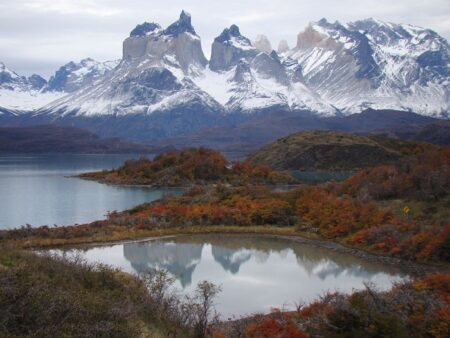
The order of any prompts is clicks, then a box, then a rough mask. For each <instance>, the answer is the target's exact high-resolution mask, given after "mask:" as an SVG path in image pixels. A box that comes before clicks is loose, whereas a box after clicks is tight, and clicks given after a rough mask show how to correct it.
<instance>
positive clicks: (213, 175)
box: [0, 133, 450, 338]
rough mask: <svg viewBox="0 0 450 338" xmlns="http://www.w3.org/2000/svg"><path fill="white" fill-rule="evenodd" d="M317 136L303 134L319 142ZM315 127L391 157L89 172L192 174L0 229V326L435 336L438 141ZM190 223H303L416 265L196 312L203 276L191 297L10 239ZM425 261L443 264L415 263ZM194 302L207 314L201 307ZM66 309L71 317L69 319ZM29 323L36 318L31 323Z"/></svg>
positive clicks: (438, 311)
mask: <svg viewBox="0 0 450 338" xmlns="http://www.w3.org/2000/svg"><path fill="white" fill-rule="evenodd" d="M320 135H321V133H317V134H314V133H313V134H312V135H310V136H309V137H310V139H311V138H313V139H318V140H317V141H314V142H315V143H319V142H320ZM327 135H328V138H329V139H335V143H337V144H339V145H343V146H344V147H346V146H347V145H348V144H350V145H353V144H355V143H357V144H359V145H362V146H364V147H367V146H368V147H376V148H377V149H379V150H380V151H384V152H386V153H389V152H392V153H395V154H396V156H397V157H395V159H393V160H392V161H391V160H389V162H390V163H387V164H379V163H377V165H375V166H372V167H369V168H365V169H362V170H360V171H358V172H357V173H356V174H355V175H353V176H352V177H350V178H349V179H347V180H345V181H343V182H339V183H335V182H332V183H325V184H320V185H315V186H308V185H303V186H298V187H296V188H295V189H292V190H289V191H283V192H277V191H273V189H271V188H270V187H267V186H263V185H257V184H256V183H267V182H278V181H279V177H283V176H278V175H279V174H277V173H276V172H273V171H272V170H271V169H270V168H269V167H266V166H258V165H256V166H253V165H251V164H250V163H249V162H243V163H241V162H236V163H234V164H233V165H232V166H231V167H230V166H229V165H228V163H227V162H226V160H225V159H224V158H223V157H222V156H221V155H220V154H219V153H217V152H214V151H210V150H206V149H197V150H194V149H191V150H185V151H182V152H175V153H169V154H166V155H162V156H159V157H158V158H156V159H155V160H153V161H150V160H148V159H141V160H138V161H133V162H128V163H126V164H125V165H124V166H123V167H121V168H119V169H118V170H114V171H110V172H102V173H96V174H89V176H91V175H94V176H95V175H99V176H98V177H94V178H96V179H103V180H105V181H108V182H112V183H134V184H169V183H170V184H182V183H184V182H189V183H191V184H192V183H200V184H201V185H198V186H193V187H191V188H190V189H188V190H186V192H185V193H184V195H183V196H181V197H167V198H165V199H164V200H160V201H156V202H152V203H148V204H143V205H140V206H138V207H135V208H133V209H131V210H128V211H124V212H112V213H110V214H109V215H108V218H107V219H106V220H105V221H97V222H93V223H91V224H84V225H79V226H71V227H56V228H49V227H41V228H31V227H24V228H21V229H15V230H3V231H0V248H2V251H1V252H0V253H1V254H0V282H1V283H0V313H2V316H1V317H0V334H2V335H5V336H30V335H32V332H34V331H35V330H41V331H37V332H38V333H39V334H40V333H41V332H42V336H52V334H57V335H67V336H77V335H82V336H89V335H95V336H152V335H153V336H154V335H155V333H154V332H156V336H158V335H159V336H170V335H172V336H183V337H190V336H197V337H198V336H200V337H203V336H212V337H253V338H256V337H305V336H311V337H322V336H327V337H328V336H329V337H360V336H362V335H364V336H367V337H447V336H448V335H449V333H450V318H449V313H450V296H449V295H450V289H449V285H450V279H449V278H450V275H449V273H448V272H445V271H448V269H449V263H450V255H449V252H450V214H449V210H450V204H449V203H450V148H449V147H444V146H442V147H438V146H432V145H428V144H417V143H409V142H398V141H396V140H391V139H386V140H382V139H377V138H364V139H363V140H362V139H360V138H359V136H355V139H354V138H352V137H351V136H348V135H347V134H345V135H344V136H342V135H340V134H331V136H330V135H329V134H327ZM351 149H353V148H351ZM356 149H357V152H359V151H360V150H359V148H356ZM377 154H379V153H377ZM321 163H327V162H326V161H323V162H321ZM260 172H262V173H265V174H260ZM274 175H275V176H274ZM108 177H110V178H108ZM111 177H112V178H111ZM271 177H276V178H277V179H273V178H271ZM206 183H209V184H210V183H214V185H208V184H206ZM223 183H225V184H223ZM245 183H250V184H245ZM243 184H244V185H243ZM194 232H249V233H252V232H254V233H269V234H279V235H289V236H304V237H308V238H311V239H312V240H315V239H323V240H327V241H334V242H338V243H340V244H341V245H337V244H336V246H334V247H333V248H335V249H336V250H338V249H339V248H342V247H343V246H345V247H347V249H349V248H351V250H353V251H354V252H355V253H356V252H358V253H361V252H366V253H370V257H371V258H374V259H376V257H379V259H383V261H387V258H385V257H386V256H389V257H392V258H391V259H390V261H391V262H394V261H396V262H400V264H401V265H404V266H407V265H408V266H412V267H420V266H427V267H429V268H424V269H422V270H420V269H418V270H417V272H418V273H419V274H420V276H419V277H417V278H416V279H412V280H410V281H406V282H403V283H401V284H398V285H396V286H394V288H392V290H390V291H387V292H379V291H377V290H375V289H374V288H373V287H372V286H367V288H366V290H363V291H357V292H354V293H352V294H350V295H345V294H341V293H327V294H325V295H324V296H322V297H321V298H320V299H319V300H317V301H316V302H313V303H311V304H309V305H303V304H299V306H298V308H297V310H296V311H293V312H289V313H286V312H282V311H274V312H273V313H272V314H269V315H260V316H254V317H250V318H244V319H242V320H238V321H235V322H231V323H222V324H214V325H209V322H208V321H207V320H205V318H207V317H208V315H209V318H214V316H213V312H212V310H211V304H212V300H211V299H212V298H211V297H213V296H214V295H215V294H216V293H217V292H218V289H217V288H215V287H214V286H213V285H210V284H203V285H199V289H198V291H199V292H200V293H199V294H197V298H195V299H191V300H187V301H186V300H182V299H179V298H177V297H174V296H173V295H170V294H168V293H167V290H168V287H169V286H170V284H171V281H170V278H168V276H167V275H165V274H164V273H162V274H159V275H158V274H157V275H153V276H149V277H148V278H143V279H138V278H135V277H130V276H127V275H125V274H123V273H119V272H118V271H114V270H111V269H108V268H105V267H101V266H97V267H93V266H88V265H86V264H84V263H82V262H79V261H75V262H70V261H67V260H55V259H54V258H49V257H47V256H36V255H33V254H31V253H23V252H18V249H21V248H38V247H48V246H54V245H62V244H74V243H86V242H96V241H111V240H119V239H133V238H140V237H148V236H156V235H164V234H177V233H194ZM322 242H323V241H322ZM367 255H368V256H369V254H367ZM412 262H414V263H412ZM429 270H442V271H443V272H442V273H436V274H428V275H426V276H424V275H423V274H422V273H424V272H426V271H429ZM35 280H37V281H39V283H35V282H34V281H35ZM202 290H203V291H205V290H206V291H208V292H206V293H205V292H203V293H202V292H201V291H202ZM201 294H203V295H205V294H206V296H207V299H206V300H205V297H203V298H201V297H200V296H199V295H201ZM198 297H200V298H198ZM205 301H206V309H207V310H208V311H207V313H206V312H205V311H203V312H202V311H201V309H202V308H203V309H205V307H202V306H201V305H200V304H205ZM208 304H209V305H208ZM191 313H194V314H195V315H194V316H192V315H190V314H191ZM205 313H206V314H205ZM37 314H41V316H40V317H41V318H40V321H37V319H36V316H37ZM56 314H59V315H56ZM61 314H64V315H61ZM205 316H206V317H205ZM27 318H29V320H28V319H27ZM35 319H36V320H35ZM74 322H77V323H80V324H77V326H76V327H75V326H74V325H73V323H74ZM94 322H95V323H94ZM36 323H41V324H42V325H40V326H39V328H38V326H37V324H36ZM130 327H131V328H130ZM46 330H47V331H46ZM124 332H125V333H124Z"/></svg>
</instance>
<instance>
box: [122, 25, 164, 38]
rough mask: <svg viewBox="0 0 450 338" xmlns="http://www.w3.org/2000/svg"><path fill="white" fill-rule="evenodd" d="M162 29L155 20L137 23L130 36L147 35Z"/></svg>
mask: <svg viewBox="0 0 450 338" xmlns="http://www.w3.org/2000/svg"><path fill="white" fill-rule="evenodd" d="M160 29H161V26H160V25H158V24H157V23H154V22H144V23H142V24H140V25H137V26H136V27H135V28H134V29H133V30H132V31H131V33H130V37H138V36H146V35H148V34H149V33H153V32H155V31H158V30H160Z"/></svg>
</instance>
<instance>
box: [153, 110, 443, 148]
mask: <svg viewBox="0 0 450 338" xmlns="http://www.w3.org/2000/svg"><path fill="white" fill-rule="evenodd" d="M439 122H443V123H445V121H444V120H436V119H433V118H430V117H426V116H421V115H418V114H415V113H412V112H406V111H396V110H373V109H367V110H365V111H364V112H362V113H360V114H353V115H350V116H336V117H327V118H324V117H318V116H315V115H314V114H311V113H310V112H307V111H303V112H288V111H281V110H280V111H276V112H273V113H267V114H263V115H258V116H255V117H253V118H250V119H249V120H246V121H242V122H237V123H234V124H232V125H230V126H221V127H215V128H206V129H202V130H200V131H198V132H196V133H193V134H189V135H186V136H178V137H173V138H166V139H162V140H152V144H156V145H160V146H168V145H172V146H175V147H177V148H182V147H186V146H191V147H210V148H214V149H219V150H221V151H224V152H241V153H243V154H250V153H252V152H255V151H257V150H258V149H259V148H260V147H262V146H263V145H266V144H267V143H270V142H273V141H275V140H277V139H279V138H281V137H286V136H288V135H290V134H293V133H296V132H300V131H307V130H334V131H341V132H356V133H388V134H389V135H392V136H393V137H396V138H401V139H403V138H405V139H419V140H422V139H420V137H421V135H419V134H416V133H413V134H408V135H404V134H403V133H398V134H397V131H401V130H408V131H411V130H413V129H414V130H419V129H420V128H421V127H422V126H426V125H428V124H434V123H439ZM435 140H436V141H440V139H436V138H428V139H423V141H426V142H430V143H434V142H433V141H435ZM153 142H154V143H153ZM436 143H441V142H436Z"/></svg>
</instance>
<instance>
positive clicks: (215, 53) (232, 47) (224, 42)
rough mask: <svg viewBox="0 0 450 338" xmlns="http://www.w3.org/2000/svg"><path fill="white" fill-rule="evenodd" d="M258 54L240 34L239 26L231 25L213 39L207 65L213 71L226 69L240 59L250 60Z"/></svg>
mask: <svg viewBox="0 0 450 338" xmlns="http://www.w3.org/2000/svg"><path fill="white" fill-rule="evenodd" d="M257 54H258V50H257V49H256V48H255V47H253V46H252V43H251V42H250V40H249V39H248V38H246V37H245V36H242V35H241V32H240V31H239V27H238V26H236V25H231V26H230V28H225V29H224V30H223V32H222V33H221V34H220V35H219V36H218V37H216V38H215V39H214V42H213V45H212V49H211V61H210V63H209V67H210V68H211V69H212V70H215V71H222V70H228V69H230V68H231V67H233V66H235V65H237V63H238V62H239V60H240V59H246V60H250V59H252V58H254V57H255V56H256V55H257Z"/></svg>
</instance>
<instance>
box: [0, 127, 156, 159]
mask: <svg viewBox="0 0 450 338" xmlns="http://www.w3.org/2000/svg"><path fill="white" fill-rule="evenodd" d="M154 150H155V149H153V148H151V147H149V146H146V145H143V144H137V143H132V142H129V141H125V140H122V139H119V138H109V139H101V138H99V137H98V136H97V135H95V134H93V133H91V132H88V131H85V130H83V129H79V128H75V127H60V126H55V125H40V126H34V127H24V128H19V127H5V128H0V153H112V154H120V153H142V154H146V153H152V152H154Z"/></svg>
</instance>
